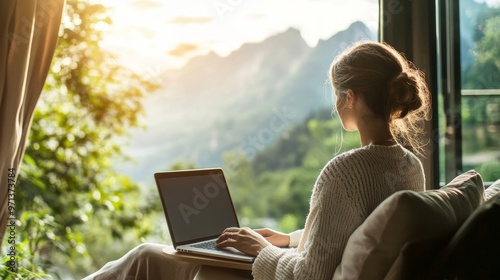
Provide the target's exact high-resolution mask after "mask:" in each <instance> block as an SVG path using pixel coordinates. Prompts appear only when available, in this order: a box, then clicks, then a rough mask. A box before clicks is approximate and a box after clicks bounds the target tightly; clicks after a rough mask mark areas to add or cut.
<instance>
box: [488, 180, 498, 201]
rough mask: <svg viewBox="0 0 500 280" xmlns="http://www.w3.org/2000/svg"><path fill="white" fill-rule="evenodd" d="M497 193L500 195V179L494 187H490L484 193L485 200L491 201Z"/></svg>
mask: <svg viewBox="0 0 500 280" xmlns="http://www.w3.org/2000/svg"><path fill="white" fill-rule="evenodd" d="M497 193H500V179H498V180H497V181H496V182H495V183H493V185H491V186H489V187H488V188H487V189H486V190H485V191H484V199H485V200H489V199H490V198H492V197H493V196H495V195H496V194H497Z"/></svg>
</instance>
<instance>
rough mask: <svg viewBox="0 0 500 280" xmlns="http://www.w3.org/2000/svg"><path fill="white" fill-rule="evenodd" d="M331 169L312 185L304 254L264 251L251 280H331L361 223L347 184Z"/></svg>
mask: <svg viewBox="0 0 500 280" xmlns="http://www.w3.org/2000/svg"><path fill="white" fill-rule="evenodd" d="M328 167H329V168H328ZM334 167H335V165H334V164H332V163H331V164H330V165H329V166H328V165H327V167H325V169H326V170H325V169H324V170H323V171H322V173H321V174H320V176H319V178H318V180H317V182H316V184H315V187H314V190H313V195H312V197H311V205H310V211H309V214H308V217H307V220H306V225H305V229H304V230H305V233H304V234H306V235H307V237H306V238H307V239H306V240H305V244H304V250H302V251H301V250H300V246H299V250H287V249H282V248H278V247H275V246H268V247H266V248H264V249H263V250H262V251H261V252H260V254H259V255H258V256H257V258H256V260H255V262H254V264H253V267H252V273H253V276H254V279H332V277H333V273H334V271H335V268H336V266H337V265H338V264H339V263H340V260H341V257H342V253H343V249H344V247H345V244H346V243H347V240H348V238H349V236H350V234H351V233H352V232H353V231H354V229H355V226H353V225H356V226H357V225H358V224H360V223H361V222H360V221H358V220H360V218H359V217H360V215H358V214H357V213H356V212H357V211H356V209H355V208H353V207H352V205H353V204H352V203H351V202H349V200H350V197H352V196H350V195H348V194H347V192H346V188H348V186H346V185H345V184H343V182H349V180H348V178H343V174H339V173H338V172H337V170H335V168H334ZM302 242H304V240H301V244H302Z"/></svg>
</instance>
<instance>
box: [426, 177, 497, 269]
mask: <svg viewBox="0 0 500 280" xmlns="http://www.w3.org/2000/svg"><path fill="white" fill-rule="evenodd" d="M497 182H498V181H497ZM499 217H500V193H497V194H496V195H495V196H493V197H492V198H491V199H489V200H488V201H487V202H486V203H484V204H483V205H481V206H480V207H479V208H478V209H477V210H476V211H474V213H473V214H472V215H471V216H470V217H469V218H468V219H467V221H465V223H464V224H463V225H462V226H461V227H460V229H459V230H458V231H457V232H456V234H455V235H454V236H453V238H452V239H451V240H450V242H449V243H448V244H447V246H446V247H445V248H444V250H443V251H442V252H441V254H439V257H438V258H437V260H436V262H435V263H434V266H433V269H432V271H434V274H433V275H431V277H432V279H498V275H500V268H499V267H498V265H499V264H500V253H499V252H500V239H499V238H498V236H499V234H500V223H499V221H500V220H499ZM429 278H430V277H429Z"/></svg>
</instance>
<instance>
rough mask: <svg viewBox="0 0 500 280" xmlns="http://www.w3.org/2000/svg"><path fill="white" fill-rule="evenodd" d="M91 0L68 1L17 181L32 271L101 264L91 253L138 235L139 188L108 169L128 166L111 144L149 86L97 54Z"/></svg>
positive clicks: (96, 10) (104, 19) (99, 14)
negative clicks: (134, 233) (132, 231)
mask: <svg viewBox="0 0 500 280" xmlns="http://www.w3.org/2000/svg"><path fill="white" fill-rule="evenodd" d="M92 3H94V2H90V1H79V0H68V1H67V4H66V15H65V16H64V18H63V23H62V30H61V36H60V38H59V42H58V47H57V49H56V52H55V55H54V59H53V64H52V66H51V69H50V73H49V75H48V78H47V81H46V84H45V87H44V90H43V92H42V95H41V98H40V100H39V103H38V105H37V109H36V111H35V113H34V117H33V123H32V127H31V132H30V137H29V143H28V146H27V148H26V152H25V157H24V160H23V164H22V170H21V171H20V174H19V179H18V183H17V190H18V192H17V194H18V195H17V197H16V199H17V200H16V203H17V213H18V216H19V217H20V218H21V219H20V220H21V225H20V227H19V232H20V237H19V238H20V242H22V243H23V244H24V243H27V245H26V253H25V255H26V256H29V258H30V259H29V260H26V261H27V263H30V264H31V265H33V267H32V268H31V271H34V272H41V271H43V270H46V271H47V269H48V268H49V267H50V266H51V265H53V264H54V262H60V263H59V264H67V265H68V266H69V267H70V268H71V269H73V270H75V271H76V272H77V273H78V272H80V273H87V272H88V271H85V268H86V269H90V270H91V269H93V268H95V267H96V266H101V265H102V261H96V260H93V259H92V258H90V257H89V254H88V252H89V250H91V249H92V248H93V249H94V250H96V251H98V248H96V247H95V246H98V245H99V244H101V245H102V244H105V243H103V242H104V241H110V240H112V239H120V238H122V237H123V235H124V234H125V232H127V230H128V229H131V228H141V227H139V226H138V225H139V224H140V222H141V220H142V219H143V216H144V215H145V213H147V212H148V206H147V205H144V201H145V198H144V200H142V201H141V200H140V197H141V196H140V192H139V191H140V189H139V186H138V185H137V184H135V183H133V182H132V181H131V180H130V179H128V178H127V177H126V176H123V175H120V174H118V173H117V172H116V171H114V170H113V165H114V163H116V162H117V161H121V160H124V159H125V158H124V157H123V155H122V150H121V145H120V144H119V143H118V140H117V139H118V138H119V137H123V136H126V133H127V129H128V128H130V127H134V126H139V123H138V117H139V115H140V114H141V112H142V105H141V98H142V97H143V96H144V94H145V93H146V92H150V91H152V90H154V89H155V88H156V85H155V84H153V83H150V82H148V81H147V80H145V79H143V78H142V77H140V76H139V75H137V74H135V73H133V72H132V71H129V70H128V69H126V68H124V67H122V66H120V65H118V64H117V63H116V61H115V59H114V58H113V57H112V56H111V55H110V54H109V53H107V52H105V51H104V50H102V49H101V47H100V46H99V42H100V41H101V38H102V31H103V30H104V28H105V27H106V26H107V25H108V24H110V23H111V20H110V19H109V17H108V16H107V15H106V9H105V7H104V6H102V5H100V4H92ZM142 230H143V232H141V233H138V234H139V235H143V234H146V233H147V230H148V229H147V228H143V229H142ZM144 231H146V232H144ZM100 249H101V250H102V248H100ZM125 249H129V248H125ZM125 249H123V250H125ZM106 250H109V248H106ZM123 250H122V251H121V252H120V254H121V253H122V252H123ZM20 264H23V263H22V262H21V263H20ZM37 267H38V268H37ZM82 268H83V269H82ZM79 270H80V271H79Z"/></svg>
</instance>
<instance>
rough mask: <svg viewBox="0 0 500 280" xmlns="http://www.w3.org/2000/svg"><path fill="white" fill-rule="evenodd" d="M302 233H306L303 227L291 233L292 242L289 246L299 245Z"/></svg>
mask: <svg viewBox="0 0 500 280" xmlns="http://www.w3.org/2000/svg"><path fill="white" fill-rule="evenodd" d="M302 233H304V230H303V229H299V230H296V231H294V232H292V233H290V244H289V245H288V247H289V248H297V246H299V241H300V238H301V237H302Z"/></svg>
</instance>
